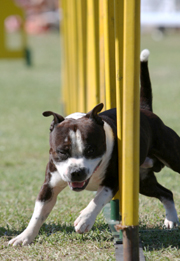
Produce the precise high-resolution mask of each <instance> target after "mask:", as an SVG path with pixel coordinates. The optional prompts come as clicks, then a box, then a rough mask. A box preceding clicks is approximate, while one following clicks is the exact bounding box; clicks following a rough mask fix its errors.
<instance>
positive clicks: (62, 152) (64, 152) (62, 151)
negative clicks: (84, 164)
mask: <svg viewBox="0 0 180 261" xmlns="http://www.w3.org/2000/svg"><path fill="white" fill-rule="evenodd" d="M57 153H58V154H61V155H65V156H66V155H67V154H68V151H66V150H57Z"/></svg>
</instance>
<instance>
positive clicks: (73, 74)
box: [66, 0, 78, 113]
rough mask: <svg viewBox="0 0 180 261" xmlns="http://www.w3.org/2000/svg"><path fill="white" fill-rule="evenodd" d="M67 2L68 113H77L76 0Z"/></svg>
mask: <svg viewBox="0 0 180 261" xmlns="http://www.w3.org/2000/svg"><path fill="white" fill-rule="evenodd" d="M66 1H67V11H68V12H67V16H68V17H67V18H68V31H67V33H68V40H69V44H68V56H69V57H68V65H69V75H68V78H69V92H70V96H69V99H68V101H67V102H68V103H69V105H68V107H69V112H68V113H73V112H76V111H77V109H78V108H77V103H78V100H77V93H78V66H77V64H78V56H77V45H78V39H77V2H76V0H66Z"/></svg>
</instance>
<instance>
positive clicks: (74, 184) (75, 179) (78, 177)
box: [68, 161, 101, 192]
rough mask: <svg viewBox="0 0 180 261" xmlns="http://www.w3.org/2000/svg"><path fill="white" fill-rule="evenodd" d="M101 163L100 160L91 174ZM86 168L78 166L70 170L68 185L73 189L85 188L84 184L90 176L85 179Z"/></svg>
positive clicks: (86, 183)
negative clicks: (78, 167)
mask: <svg viewBox="0 0 180 261" xmlns="http://www.w3.org/2000/svg"><path fill="white" fill-rule="evenodd" d="M100 164H101V161H100V162H99V163H98V164H97V166H96V167H95V169H94V171H93V173H92V174H94V173H95V172H96V171H97V169H98V167H99V165H100ZM87 175H88V170H87V169H86V168H80V169H74V170H72V171H71V172H70V174H69V178H70V180H71V181H70V182H68V185H69V187H70V188H71V189H72V190H74V191H77V192H79V191H82V190H84V189H85V188H86V186H87V185H88V183H89V180H90V178H91V176H92V175H91V176H90V177H89V178H88V179H87Z"/></svg>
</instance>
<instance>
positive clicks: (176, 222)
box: [164, 218, 179, 229]
mask: <svg viewBox="0 0 180 261" xmlns="http://www.w3.org/2000/svg"><path fill="white" fill-rule="evenodd" d="M164 226H165V227H166V228H169V229H172V228H174V227H176V226H179V220H178V219H176V220H169V219H167V218H165V220H164Z"/></svg>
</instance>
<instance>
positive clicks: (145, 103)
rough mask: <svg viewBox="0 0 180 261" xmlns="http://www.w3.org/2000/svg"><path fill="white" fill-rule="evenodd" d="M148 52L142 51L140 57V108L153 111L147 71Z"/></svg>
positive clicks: (146, 50)
mask: <svg viewBox="0 0 180 261" xmlns="http://www.w3.org/2000/svg"><path fill="white" fill-rule="evenodd" d="M149 54H150V52H149V50H148V49H144V50H143V51H142V52H141V55H140V61H141V65H140V82H141V90H140V108H141V109H145V110H148V111H153V109H152V89H151V80H150V76H149V70H148V57H149Z"/></svg>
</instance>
